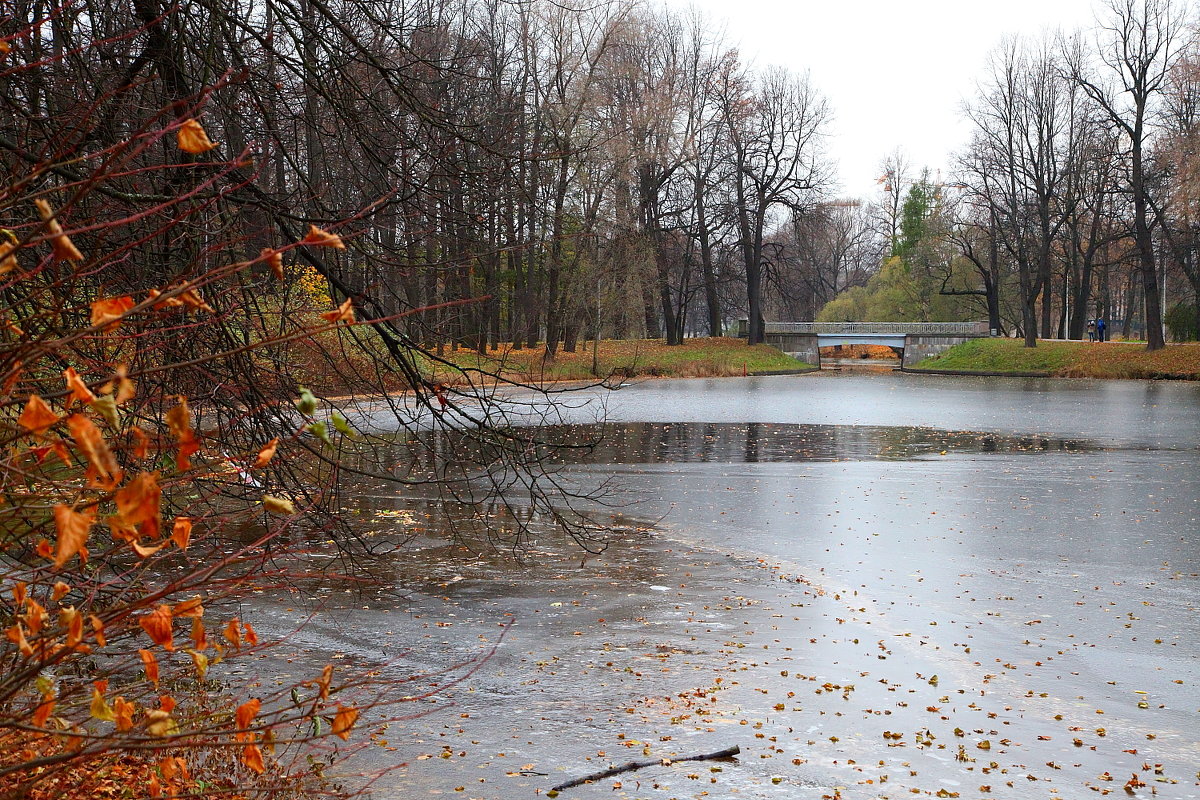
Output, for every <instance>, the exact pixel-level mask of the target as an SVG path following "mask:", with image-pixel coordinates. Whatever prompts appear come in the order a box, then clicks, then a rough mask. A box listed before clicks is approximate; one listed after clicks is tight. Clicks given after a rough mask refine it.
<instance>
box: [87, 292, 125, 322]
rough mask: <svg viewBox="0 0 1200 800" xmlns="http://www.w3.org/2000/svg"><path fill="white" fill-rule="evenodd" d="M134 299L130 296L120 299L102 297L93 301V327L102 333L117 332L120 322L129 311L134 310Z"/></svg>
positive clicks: (123, 296)
mask: <svg viewBox="0 0 1200 800" xmlns="http://www.w3.org/2000/svg"><path fill="white" fill-rule="evenodd" d="M133 306H134V302H133V298H132V297H130V296H129V295H127V294H126V295H121V296H120V297H102V298H101V299H99V300H93V301H92V325H93V326H95V327H98V328H100V330H102V331H111V330H115V329H116V328H117V326H118V325H119V324H120V320H121V318H122V317H124V316H125V314H126V313H127V312H128V311H129V309H131V308H133Z"/></svg>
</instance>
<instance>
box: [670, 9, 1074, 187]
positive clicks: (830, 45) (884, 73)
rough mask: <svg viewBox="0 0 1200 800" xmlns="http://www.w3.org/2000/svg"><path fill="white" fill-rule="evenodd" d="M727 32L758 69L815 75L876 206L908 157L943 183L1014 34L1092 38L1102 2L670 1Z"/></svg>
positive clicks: (843, 168)
mask: <svg viewBox="0 0 1200 800" xmlns="http://www.w3.org/2000/svg"><path fill="white" fill-rule="evenodd" d="M667 2H668V3H669V5H671V6H674V7H678V8H686V7H688V6H692V5H694V6H696V7H697V8H699V9H701V10H703V11H704V12H706V13H707V14H708V15H709V17H710V18H711V21H712V23H713V25H714V27H717V28H720V27H721V26H722V25H724V26H725V29H726V31H727V34H728V39H729V41H730V43H731V44H734V45H737V46H738V48H739V50H740V51H741V54H742V58H743V60H745V61H748V62H750V63H752V64H754V65H755V66H760V67H761V66H767V65H769V64H778V65H780V66H783V67H787V68H788V69H790V70H792V71H795V72H803V71H805V70H808V71H809V72H810V73H811V75H812V79H813V83H814V85H815V86H816V87H817V88H818V89H820V90H821V92H822V93H823V94H824V95H825V96H826V97H827V98H828V100H829V102H830V105H831V107H832V109H833V112H834V121H833V126H832V135H831V136H830V139H829V152H830V154H831V155H832V156H833V158H834V159H835V160H836V161H837V162H838V165H839V166H838V177H839V179H840V181H841V184H842V192H841V193H842V194H844V195H847V196H858V197H869V196H873V195H874V194H875V193H876V192H877V190H878V186H877V185H876V183H875V179H876V178H877V177H878V176H879V175H880V174H881V171H880V168H879V167H880V164H881V163H882V162H883V159H884V158H885V157H886V156H887V155H888V154H889V153H891V152H893V151H894V150H895V149H896V148H897V147H899V148H901V149H902V150H903V151H904V152H905V154H906V155H907V156H908V157H909V159H910V161H912V162H913V165H914V167H915V168H916V169H920V168H921V167H923V166H928V167H929V168H930V169H932V170H938V169H941V170H943V172H945V170H947V169H948V168H949V167H950V165H951V156H952V154H953V153H954V152H955V151H957V150H959V149H961V148H962V147H963V146H964V145H965V144H966V143H967V141H968V139H969V137H970V132H969V127H968V125H967V123H966V122H965V121H963V119H962V114H961V109H962V105H963V101H964V100H965V99H966V98H968V97H969V96H970V95H971V94H972V92H973V89H974V86H975V82H976V81H977V80H978V79H979V78H980V77H982V75H983V66H984V62H985V59H986V56H987V54H988V51H990V50H991V49H992V48H993V47H995V46H996V45H997V44H998V43H999V41H1000V39H1001V38H1002V37H1003V36H1004V35H1005V34H1010V33H1019V34H1022V35H1033V36H1037V35H1039V34H1040V33H1041V32H1042V31H1043V30H1055V29H1058V28H1061V29H1063V30H1064V31H1071V30H1074V29H1076V28H1083V29H1086V30H1089V31H1090V30H1091V28H1092V27H1093V26H1094V24H1095V13H1094V10H1095V8H1096V5H1095V2H1094V0H667Z"/></svg>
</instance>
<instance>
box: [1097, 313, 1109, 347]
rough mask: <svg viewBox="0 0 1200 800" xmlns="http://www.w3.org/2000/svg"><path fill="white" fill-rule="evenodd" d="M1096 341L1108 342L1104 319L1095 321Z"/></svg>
mask: <svg viewBox="0 0 1200 800" xmlns="http://www.w3.org/2000/svg"><path fill="white" fill-rule="evenodd" d="M1096 339H1098V340H1099V341H1101V342H1105V341H1108V326H1107V325H1105V324H1104V317H1100V318H1099V319H1097V320H1096Z"/></svg>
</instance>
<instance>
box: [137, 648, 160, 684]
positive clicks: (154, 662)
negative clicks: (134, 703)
mask: <svg viewBox="0 0 1200 800" xmlns="http://www.w3.org/2000/svg"><path fill="white" fill-rule="evenodd" d="M138 655H140V656H141V657H142V668H143V669H145V670H146V680H148V681H150V682H151V683H153V684H154V685H155V686H158V659H157V658H155V657H154V653H151V652H150V651H149V650H138Z"/></svg>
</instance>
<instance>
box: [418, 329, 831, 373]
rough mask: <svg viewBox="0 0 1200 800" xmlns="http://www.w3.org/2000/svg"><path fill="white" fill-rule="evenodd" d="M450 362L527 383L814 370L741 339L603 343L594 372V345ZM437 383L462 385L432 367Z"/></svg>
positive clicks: (470, 354) (459, 354)
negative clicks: (551, 353) (671, 343)
mask: <svg viewBox="0 0 1200 800" xmlns="http://www.w3.org/2000/svg"><path fill="white" fill-rule="evenodd" d="M445 358H446V359H447V360H448V361H453V362H454V363H455V364H458V365H459V366H460V367H466V368H468V369H481V370H484V371H486V372H500V373H501V374H503V375H505V376H506V377H509V378H512V379H515V380H520V381H523V382H526V383H542V382H547V381H567V380H595V379H596V378H597V377H600V378H605V377H609V376H615V377H629V378H632V377H641V376H653V377H669V378H707V377H722V376H731V375H742V374H745V373H755V372H774V371H783V370H800V369H805V368H810V367H811V365H809V364H805V363H804V362H802V361H797V360H796V359H794V358H790V357H788V356H786V355H784V354H783V353H781V352H780V351H779V350H776V349H775V348H774V347H770V346H769V345H762V344H760V345H755V346H754V347H748V346H747V345H746V343H745V341H743V340H741V339H729V338H713V339H687V340H685V341H684V343H683V344H681V345H679V346H677V347H667V346H666V345H665V344H663V341H662V340H661V339H634V340H611V339H605V340H602V341H601V342H600V344H599V348H598V352H597V368H596V369H595V371H593V369H592V342H587V343H586V345H581V347H580V349H579V350H578V351H576V352H574V353H564V352H561V351H560V352H559V353H558V354H557V355H556V356H555V357H554V358H553V359H547V358H546V350H545V348H543V347H537V348H525V349H521V350H513V349H512V348H504V349H501V350H496V351H491V352H489V353H488V354H487V355H486V356H484V355H480V354H479V353H476V352H475V351H473V350H458V351H456V352H447V353H446V355H445ZM430 369H431V372H432V374H433V376H434V379H435V380H440V381H443V382H446V383H455V382H458V381H461V377H458V376H456V375H454V374H453V373H452V372H451V371H450V370H448V369H446V368H445V367H440V368H439V367H435V366H432V365H431V367H430Z"/></svg>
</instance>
